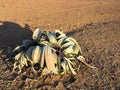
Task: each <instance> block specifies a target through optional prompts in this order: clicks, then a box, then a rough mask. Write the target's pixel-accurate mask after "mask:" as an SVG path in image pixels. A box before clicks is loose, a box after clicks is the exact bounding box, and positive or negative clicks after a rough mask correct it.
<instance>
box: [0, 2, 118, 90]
mask: <svg viewBox="0 0 120 90" xmlns="http://www.w3.org/2000/svg"><path fill="white" fill-rule="evenodd" d="M36 28H40V29H42V30H52V31H54V30H55V29H62V30H63V31H64V32H66V33H67V34H68V35H69V36H71V37H74V38H75V39H76V40H77V41H78V42H79V44H80V45H81V47H82V50H83V53H84V56H85V57H86V58H87V59H88V60H89V61H88V62H89V63H90V64H92V65H94V66H96V67H97V68H98V70H97V71H94V70H92V69H89V68H87V67H86V66H84V65H82V66H81V69H80V71H79V73H78V74H77V75H75V76H74V78H73V77H71V78H69V76H67V75H64V76H62V75H54V76H53V78H52V77H50V76H49V75H48V76H46V77H44V78H45V79H43V77H41V76H40V77H37V76H34V75H33V74H32V73H30V72H26V73H28V74H27V75H26V74H25V73H24V75H17V74H10V72H11V70H12V66H13V63H5V58H7V57H8V56H10V55H11V52H12V49H13V48H14V47H15V46H16V45H19V44H20V43H21V42H22V40H24V39H30V38H31V35H32V31H34V30H35V29H36ZM119 37H120V1H119V0H0V65H1V68H0V87H1V89H2V90H3V89H10V90H13V89H15V90H18V89H20V90H21V89H22V90H24V89H25V90H30V89H55V90H56V89H57V90H60V89H61V90H67V89H68V90H75V89H77V90H119V89H120V38H119Z"/></svg>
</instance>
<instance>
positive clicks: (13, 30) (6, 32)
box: [0, 21, 32, 55]
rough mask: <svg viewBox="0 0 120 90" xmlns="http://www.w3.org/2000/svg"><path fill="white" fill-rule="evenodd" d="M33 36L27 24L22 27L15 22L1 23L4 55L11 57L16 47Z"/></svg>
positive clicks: (1, 41)
mask: <svg viewBox="0 0 120 90" xmlns="http://www.w3.org/2000/svg"><path fill="white" fill-rule="evenodd" d="M31 36H32V31H31V30H30V27H29V25H27V24H25V26H24V27H22V26H20V25H19V24H17V23H15V22H9V21H0V51H1V52H2V54H4V55H10V53H11V50H12V49H13V48H14V47H16V46H17V45H19V44H20V43H21V42H22V41H23V40H24V39H31Z"/></svg>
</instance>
